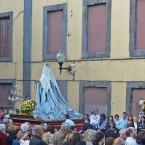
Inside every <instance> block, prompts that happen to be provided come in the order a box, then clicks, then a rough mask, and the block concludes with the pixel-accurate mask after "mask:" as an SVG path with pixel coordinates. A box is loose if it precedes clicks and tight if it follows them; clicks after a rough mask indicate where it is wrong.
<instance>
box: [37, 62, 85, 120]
mask: <svg viewBox="0 0 145 145" xmlns="http://www.w3.org/2000/svg"><path fill="white" fill-rule="evenodd" d="M35 92H36V107H35V110H34V117H35V118H41V119H43V120H45V121H52V120H64V116H65V114H69V116H70V118H71V119H79V118H82V115H81V114H80V113H79V112H77V111H75V110H74V109H72V108H71V107H70V106H69V105H68V103H67V102H66V100H65V99H64V97H63V96H62V93H61V92H60V90H59V87H58V85H57V82H56V80H55V77H54V74H53V71H52V69H51V68H50V66H49V65H47V64H46V65H44V67H43V70H42V74H41V78H40V79H39V81H37V82H36V84H35Z"/></svg>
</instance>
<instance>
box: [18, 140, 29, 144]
mask: <svg viewBox="0 0 145 145" xmlns="http://www.w3.org/2000/svg"><path fill="white" fill-rule="evenodd" d="M29 142H30V140H20V141H19V143H20V145H29Z"/></svg>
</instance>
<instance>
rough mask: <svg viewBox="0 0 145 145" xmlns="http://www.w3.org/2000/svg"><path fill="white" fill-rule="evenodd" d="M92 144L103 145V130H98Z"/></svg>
mask: <svg viewBox="0 0 145 145" xmlns="http://www.w3.org/2000/svg"><path fill="white" fill-rule="evenodd" d="M93 145H105V134H104V133H103V132H100V131H98V132H97V133H96V136H95V139H94V141H93Z"/></svg>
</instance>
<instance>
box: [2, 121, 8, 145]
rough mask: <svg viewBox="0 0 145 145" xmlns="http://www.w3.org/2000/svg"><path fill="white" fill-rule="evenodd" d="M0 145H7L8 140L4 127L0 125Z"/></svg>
mask: <svg viewBox="0 0 145 145" xmlns="http://www.w3.org/2000/svg"><path fill="white" fill-rule="evenodd" d="M0 145H9V142H8V138H7V136H6V125H5V124H2V123H1V124H0Z"/></svg>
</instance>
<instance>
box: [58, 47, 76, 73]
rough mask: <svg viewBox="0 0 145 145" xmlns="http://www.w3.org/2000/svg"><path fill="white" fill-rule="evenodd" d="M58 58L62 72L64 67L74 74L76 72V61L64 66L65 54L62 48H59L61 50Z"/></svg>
mask: <svg viewBox="0 0 145 145" xmlns="http://www.w3.org/2000/svg"><path fill="white" fill-rule="evenodd" d="M56 58H57V62H58V64H59V70H60V74H61V72H62V70H63V69H66V70H67V71H69V72H70V73H72V74H74V73H75V72H76V65H75V63H74V62H73V63H72V64H71V65H69V66H68V67H62V66H63V63H64V61H65V54H64V53H63V51H62V49H60V50H59V52H58V53H57V55H56Z"/></svg>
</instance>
